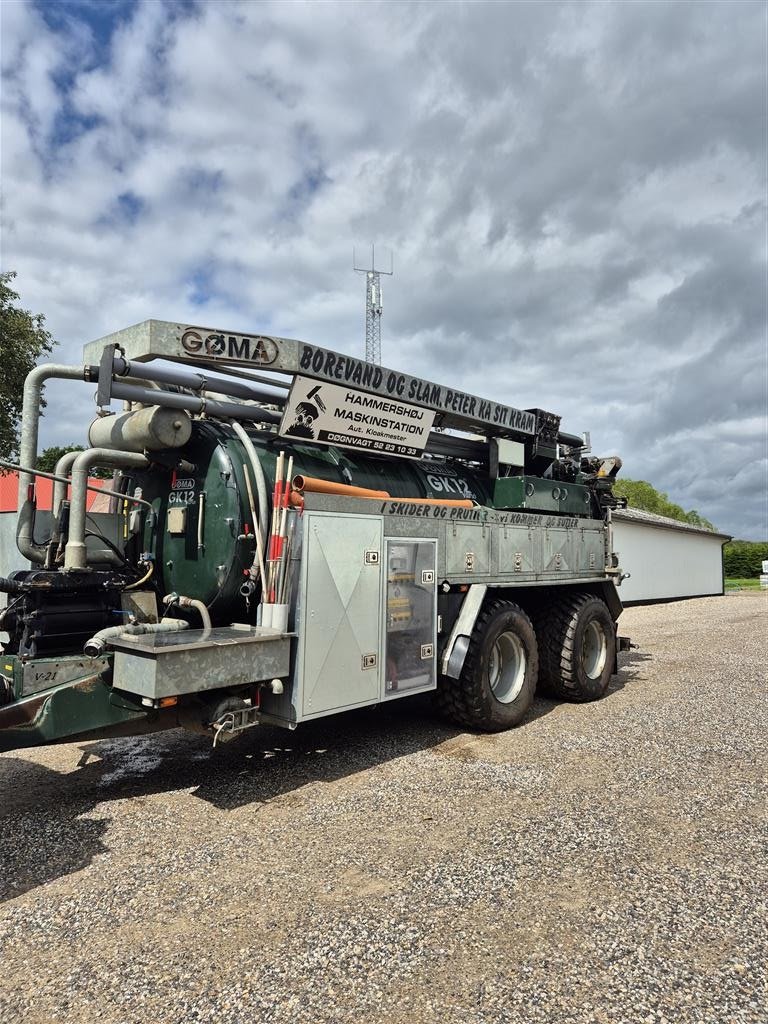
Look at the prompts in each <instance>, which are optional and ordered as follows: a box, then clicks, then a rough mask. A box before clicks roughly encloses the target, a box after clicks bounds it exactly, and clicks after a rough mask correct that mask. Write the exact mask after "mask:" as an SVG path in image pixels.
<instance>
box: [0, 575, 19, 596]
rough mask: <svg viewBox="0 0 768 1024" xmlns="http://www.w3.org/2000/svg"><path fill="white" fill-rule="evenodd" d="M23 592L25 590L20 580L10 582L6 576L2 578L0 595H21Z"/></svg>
mask: <svg viewBox="0 0 768 1024" xmlns="http://www.w3.org/2000/svg"><path fill="white" fill-rule="evenodd" d="M23 592H24V588H23V586H22V585H21V583H19V581H18V580H9V579H8V578H7V577H5V576H0V593H3V594H21V593H23Z"/></svg>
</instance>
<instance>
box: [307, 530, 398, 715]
mask: <svg viewBox="0 0 768 1024" xmlns="http://www.w3.org/2000/svg"><path fill="white" fill-rule="evenodd" d="M304 531H305V532H304V543H305V547H304V551H305V558H304V579H303V584H304V585H303V595H304V601H303V606H304V607H303V616H302V618H303V629H302V638H301V647H300V650H301V662H300V665H301V669H300V673H301V681H302V686H301V693H302V699H301V709H302V717H303V718H314V717H316V716H319V715H323V714H328V713H330V712H331V711H344V710H345V709H347V708H354V707H359V706H360V705H363V704H374V703H375V702H376V701H377V700H378V699H379V690H380V684H379V679H380V668H381V664H380V663H381V659H380V657H379V652H380V650H381V639H380V638H381V546H382V520H381V517H380V516H349V515H340V514H334V513H323V512H306V513H305V514H304Z"/></svg>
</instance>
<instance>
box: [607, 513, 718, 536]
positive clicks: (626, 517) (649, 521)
mask: <svg viewBox="0 0 768 1024" xmlns="http://www.w3.org/2000/svg"><path fill="white" fill-rule="evenodd" d="M611 518H612V519H614V520H618V521H620V522H627V523H640V524H642V525H644V526H655V527H657V528H658V529H667V530H682V531H683V532H684V533H698V534H700V535H702V536H704V537H717V538H719V539H720V540H721V541H722V540H732V537H731V536H730V534H727V533H720V532H719V531H717V530H706V529H704V527H703V526H695V525H694V524H693V523H682V522H680V520H679V519H668V518H667V516H657V515H656V513H655V512H644V511H642V510H641V509H639V508H617V509H614V510H613V512H612V513H611Z"/></svg>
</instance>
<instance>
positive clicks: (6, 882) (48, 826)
mask: <svg viewBox="0 0 768 1024" xmlns="http://www.w3.org/2000/svg"><path fill="white" fill-rule="evenodd" d="M649 657H650V655H647V654H642V653H639V652H628V653H625V654H622V655H621V662H620V665H621V667H620V670H619V673H618V675H616V676H614V677H613V679H612V681H611V685H610V687H609V689H608V692H607V694H606V698H607V699H610V697H611V696H612V695H614V694H616V693H618V692H620V691H621V690H622V689H623V688H624V687H625V686H626V685H627V683H628V682H631V681H632V680H633V678H634V677H635V676H636V675H637V674H638V667H639V665H640V663H642V662H643V661H646V660H648V658H649ZM559 703H560V702H559V701H557V700H552V699H549V698H547V697H545V696H541V695H537V697H536V700H535V702H534V705H533V707H532V709H531V711H530V712H529V714H528V717H527V718H526V721H525V722H524V723H523V724H522V725H521V726H519V728H520V729H522V730H524V729H525V728H526V725H527V724H531V723H533V722H534V721H536V720H537V719H540V718H541V717H543V716H544V715H546V714H548V713H549V712H550V711H553V710H555V708H557V707H558V705H559ZM462 734H464V730H461V729H459V728H457V727H455V726H451V725H448V724H446V723H445V722H444V721H443V720H442V719H439V718H437V717H436V715H435V713H434V711H433V709H432V705H431V700H430V698H429V697H423V696H422V697H418V696H417V697H412V698H406V699H404V700H402V701H398V702H396V703H394V704H389V705H385V706H383V707H375V708H365V709H362V710H360V711H351V712H347V713H345V714H341V715H335V716H331V717H329V718H325V719H321V720H319V721H315V722H307V723H304V724H302V725H301V726H299V728H298V729H297V730H296V731H295V732H288V731H287V730H285V729H277V728H270V727H264V726H262V727H259V728H256V729H253V730H250V731H249V732H246V733H245V734H244V735H243V736H242V737H241V738H240V739H239V740H237V741H235V742H233V743H229V744H225V745H223V746H221V747H218V748H216V749H215V750H213V749H212V748H211V743H210V740H209V739H207V738H206V737H202V736H195V735H194V734H192V733H189V732H184V731H183V730H181V729H176V730H173V731H171V732H162V733H154V734H150V735H146V736H136V737H126V738H123V739H109V740H97V741H95V742H92V743H83V744H80V745H78V746H75V745H70V746H64V747H62V748H61V752H62V754H63V755H64V756H65V757H66V756H71V762H72V763H71V767H70V769H69V770H67V771H62V772H58V771H54V770H52V769H50V768H46V767H44V766H42V765H39V764H35V763H34V762H32V761H29V760H26V759H23V758H15V757H7V756H6V757H3V758H2V760H0V769H1V770H2V783H1V784H2V790H0V792H2V800H1V802H0V864H1V865H2V866H3V870H2V872H0V902H2V901H3V900H6V899H10V898H11V897H13V896H17V895H19V894H21V893H23V892H26V891H27V890H29V889H32V888H34V887H35V886H38V885H43V884H45V883H46V882H49V881H52V880H53V879H55V878H58V877H60V876H62V875H66V874H71V873H72V872H75V871H79V870H81V869H82V868H84V867H87V866H88V865H89V864H90V862H91V860H92V859H93V857H95V856H96V855H98V854H100V853H103V852H105V851H106V850H107V849H108V848H107V847H106V846H105V845H104V843H103V842H102V837H103V836H104V834H105V832H106V831H107V828H108V827H109V822H110V819H109V818H108V817H107V818H104V817H90V814H91V812H92V811H93V810H94V808H95V807H96V806H97V805H101V806H100V810H101V809H102V806H103V805H104V804H105V803H108V802H109V801H112V800H126V799H131V798H140V797H145V796H149V795H152V794H157V793H171V792H175V791H178V790H190V791H191V793H192V795H193V796H197V797H199V798H200V799H201V800H205V801H207V802H208V803H210V804H212V805H213V806H215V807H216V808H218V809H219V810H224V811H228V810H233V809H235V808H238V807H243V806H246V805H249V804H254V805H257V806H258V805H263V804H267V803H269V802H270V801H271V800H274V799H276V798H278V797H284V796H286V795H287V794H290V793H291V792H293V791H295V790H298V789H301V788H302V787H303V786H306V785H308V784H310V783H315V782H328V783H330V782H334V781H335V780H337V779H341V778H344V777H346V776H348V775H354V774H356V773H358V772H362V771H365V770H367V769H369V768H374V767H376V766H377V765H380V764H384V763H386V762H388V761H392V760H395V759H396V758H400V757H404V756H407V755H409V754H413V753H417V752H418V751H422V750H429V749H431V748H433V747H436V746H438V745H440V744H441V743H444V742H446V741H447V740H449V739H452V738H454V737H456V736H460V735H462ZM81 755H82V756H81ZM78 759H80V760H81V766H80V767H78Z"/></svg>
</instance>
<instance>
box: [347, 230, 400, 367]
mask: <svg viewBox="0 0 768 1024" xmlns="http://www.w3.org/2000/svg"><path fill="white" fill-rule="evenodd" d="M352 267H353V269H354V270H356V271H357V273H358V274H365V361H366V362H368V363H375V364H376V365H379V364H380V363H381V313H382V309H383V305H382V295H381V275H382V274H386V276H387V277H391V276H392V274H393V273H394V267H393V265H392V253H391V252H390V254H389V270H379V269H378V268H377V267H376V248H375V246H373V245H371V265H370V267H359V266H358V265H357V257H356V255H355V250H354V249H353V250H352Z"/></svg>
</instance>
